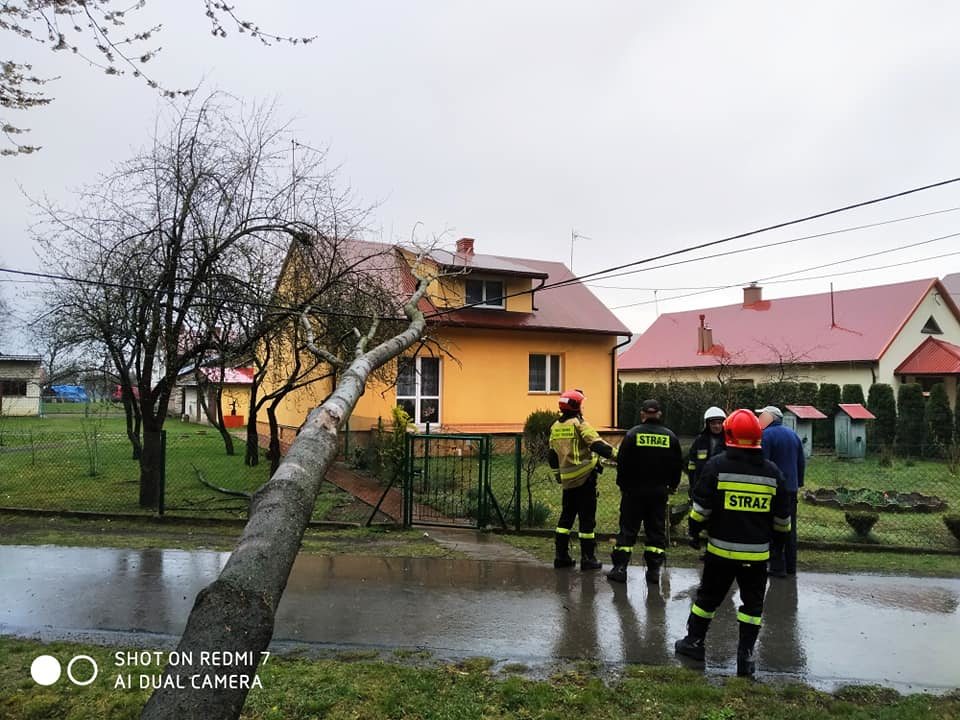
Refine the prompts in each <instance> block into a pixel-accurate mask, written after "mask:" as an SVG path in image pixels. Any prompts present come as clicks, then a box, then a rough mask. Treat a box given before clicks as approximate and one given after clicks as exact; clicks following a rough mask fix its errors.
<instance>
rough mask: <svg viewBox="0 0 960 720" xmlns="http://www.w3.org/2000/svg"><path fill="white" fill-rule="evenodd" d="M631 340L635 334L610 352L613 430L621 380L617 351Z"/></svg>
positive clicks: (615, 423)
mask: <svg viewBox="0 0 960 720" xmlns="http://www.w3.org/2000/svg"><path fill="white" fill-rule="evenodd" d="M631 340H633V333H630V334H629V335H627V339H626V340H624V341H623V342H622V343H620V344H619V345H614V346H613V349H612V350H611V351H610V369H611V374H612V375H613V399H612V402H611V403H610V427H612V428H615V427H616V426H617V386H619V385H620V378H619V377H617V350H619V349H620V348H622V347H623V346H624V345H627V344H629V343H630V341H631Z"/></svg>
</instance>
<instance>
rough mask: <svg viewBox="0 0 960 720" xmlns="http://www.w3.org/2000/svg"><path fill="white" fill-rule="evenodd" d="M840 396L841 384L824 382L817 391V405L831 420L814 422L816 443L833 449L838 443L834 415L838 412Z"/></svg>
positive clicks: (814, 439) (814, 440)
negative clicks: (834, 429) (835, 434)
mask: <svg viewBox="0 0 960 720" xmlns="http://www.w3.org/2000/svg"><path fill="white" fill-rule="evenodd" d="M840 398H841V393H840V386H839V385H837V384H835V383H823V385H821V386H820V390H818V391H817V404H816V407H817V409H818V410H819V411H820V412H822V413H823V414H824V415H826V416H827V417H828V418H829V420H821V421H819V422H815V423H814V424H813V442H814V445H819V446H820V447H825V448H831V449H832V448H833V447H834V446H835V445H836V439H835V436H834V432H833V417H834V415H836V414H837V405H839V404H840Z"/></svg>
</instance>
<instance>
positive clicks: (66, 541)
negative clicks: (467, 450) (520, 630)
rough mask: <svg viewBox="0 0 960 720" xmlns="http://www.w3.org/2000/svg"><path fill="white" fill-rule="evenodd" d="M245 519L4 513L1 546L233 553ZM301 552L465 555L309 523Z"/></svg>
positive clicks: (386, 533)
mask: <svg viewBox="0 0 960 720" xmlns="http://www.w3.org/2000/svg"><path fill="white" fill-rule="evenodd" d="M241 530H242V523H239V522H233V523H226V522H207V523H199V522H181V521H171V520H167V519H155V518H143V519H142V520H127V519H109V518H64V517H57V516H52V517H47V516H37V515H18V514H13V513H3V514H0V545H63V546H76V547H111V548H133V549H147V548H172V549H180V550H220V551H225V552H227V551H231V550H233V548H234V546H235V545H236V542H237V539H238V538H239V537H240V532H241ZM301 552H304V553H308V554H315V555H340V554H350V555H365V556H371V555H373V556H378V557H460V555H459V554H457V553H453V552H452V551H450V550H448V549H447V548H445V547H443V546H441V545H438V544H437V543H435V542H433V541H432V540H430V539H429V538H426V537H424V535H423V532H422V531H420V530H402V529H394V528H386V527H379V526H375V527H371V528H348V527H339V528H338V527H309V528H307V530H306V532H305V533H304V536H303V540H302V541H301Z"/></svg>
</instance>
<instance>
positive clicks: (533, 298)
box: [530, 277, 547, 310]
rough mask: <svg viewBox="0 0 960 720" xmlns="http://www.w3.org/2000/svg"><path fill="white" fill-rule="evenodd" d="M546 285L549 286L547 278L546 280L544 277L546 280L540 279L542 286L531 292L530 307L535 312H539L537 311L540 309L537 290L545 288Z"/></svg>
mask: <svg viewBox="0 0 960 720" xmlns="http://www.w3.org/2000/svg"><path fill="white" fill-rule="evenodd" d="M546 284H547V278H545V277H544V278H541V279H540V284H539V285H537V286H536V287H535V288H533V289H532V290H531V291H530V307H531V308H532V309H533V310H537V309H538V308H537V290H539V289H540V288H542V287H543V286H544V285H546Z"/></svg>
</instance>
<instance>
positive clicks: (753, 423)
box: [723, 410, 763, 449]
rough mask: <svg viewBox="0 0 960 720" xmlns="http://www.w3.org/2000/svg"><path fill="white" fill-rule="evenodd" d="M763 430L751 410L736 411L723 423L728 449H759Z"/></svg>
mask: <svg viewBox="0 0 960 720" xmlns="http://www.w3.org/2000/svg"><path fill="white" fill-rule="evenodd" d="M762 436H763V430H762V429H761V427H760V421H759V420H758V419H757V416H756V415H754V414H753V413H752V412H751V411H750V410H734V411H733V412H732V413H730V417H728V418H727V419H726V420H724V421H723V437H724V442H725V443H726V445H727V447H738V448H753V449H756V448H759V447H760V438H761V437H762Z"/></svg>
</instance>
